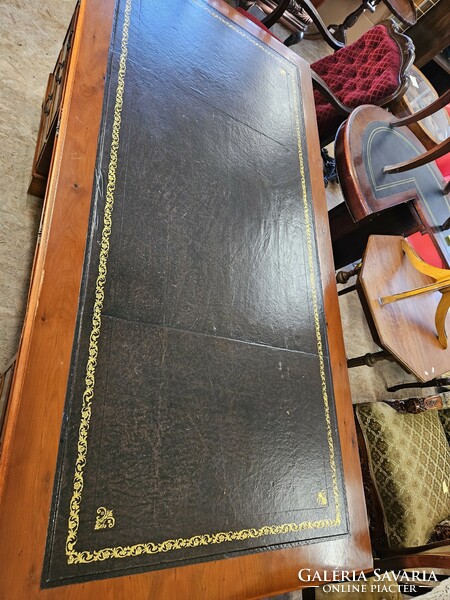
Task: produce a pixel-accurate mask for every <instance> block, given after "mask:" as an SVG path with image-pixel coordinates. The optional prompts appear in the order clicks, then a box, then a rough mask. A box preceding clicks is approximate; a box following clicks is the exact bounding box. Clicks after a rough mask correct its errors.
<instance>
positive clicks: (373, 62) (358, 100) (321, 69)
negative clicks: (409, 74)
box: [311, 25, 402, 140]
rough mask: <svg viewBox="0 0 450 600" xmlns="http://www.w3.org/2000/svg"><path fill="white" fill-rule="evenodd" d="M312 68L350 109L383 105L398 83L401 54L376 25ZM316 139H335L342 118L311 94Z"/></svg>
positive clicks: (320, 96) (386, 31)
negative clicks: (314, 113) (363, 105)
mask: <svg viewBox="0 0 450 600" xmlns="http://www.w3.org/2000/svg"><path fill="white" fill-rule="evenodd" d="M311 68H312V69H313V70H314V71H315V72H316V73H317V74H318V75H320V77H322V79H323V80H324V81H325V83H326V84H327V85H328V86H329V87H330V88H331V90H332V92H333V93H334V95H335V96H336V97H337V98H338V99H339V100H340V101H341V102H342V103H343V104H345V105H346V106H348V107H349V108H355V107H357V106H360V105H361V104H378V105H383V104H385V103H386V100H387V99H388V98H389V96H392V95H393V94H394V93H395V92H396V91H397V89H398V88H399V85H400V83H401V81H400V80H401V68H402V52H401V50H400V47H399V46H398V45H397V43H396V42H395V41H394V40H393V39H392V37H391V35H390V34H389V31H388V29H387V27H386V26H385V25H377V26H375V27H373V28H372V29H370V30H369V31H368V32H367V33H365V34H364V35H363V36H361V37H360V38H359V39H358V40H357V41H356V42H354V43H353V44H351V45H350V46H345V47H344V48H341V49H340V50H337V51H336V52H335V53H334V54H331V55H330V56H326V57H325V58H321V59H320V60H318V61H317V62H315V63H313V64H312V65H311ZM314 102H315V104H316V113H317V122H318V126H319V136H320V139H321V140H323V139H325V138H329V137H330V136H331V135H334V134H335V133H336V131H337V129H338V127H339V125H340V124H341V123H342V120H343V117H342V115H339V114H338V113H337V112H336V109H335V108H334V107H333V106H332V105H331V104H330V103H329V102H328V101H327V100H326V98H325V97H324V96H323V95H322V94H321V93H320V91H319V90H314Z"/></svg>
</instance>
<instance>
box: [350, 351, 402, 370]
mask: <svg viewBox="0 0 450 600" xmlns="http://www.w3.org/2000/svg"><path fill="white" fill-rule="evenodd" d="M381 360H389V361H390V362H394V361H395V359H394V357H393V356H392V354H390V353H389V352H387V351H386V350H380V351H379V352H368V353H367V354H364V356H356V357H355V358H349V359H348V360H347V367H348V368H349V369H352V368H353V367H364V366H366V367H373V366H374V365H376V364H377V362H380V361H381Z"/></svg>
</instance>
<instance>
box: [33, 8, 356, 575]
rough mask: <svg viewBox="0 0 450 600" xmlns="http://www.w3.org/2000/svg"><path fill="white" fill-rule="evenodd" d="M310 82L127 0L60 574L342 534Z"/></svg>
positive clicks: (66, 437) (201, 24) (50, 561)
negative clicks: (308, 106) (305, 107)
mask: <svg viewBox="0 0 450 600" xmlns="http://www.w3.org/2000/svg"><path fill="white" fill-rule="evenodd" d="M169 40H170V41H169ZM244 54H245V55H246V60H245V61H242V60H241V58H242V56H243V55H244ZM299 86H300V83H299V78H298V73H297V66H296V65H295V64H292V63H290V62H289V61H288V60H286V59H285V58H283V57H281V56H279V55H278V54H277V53H275V52H274V51H272V50H271V49H269V48H267V47H265V46H263V45H262V44H260V43H259V42H258V41H257V40H255V39H254V38H252V37H251V36H250V35H248V34H247V33H246V32H245V31H244V30H240V29H239V28H238V27H237V26H236V25H234V24H233V23H231V22H230V21H228V20H227V19H225V18H224V17H223V16H222V15H220V13H218V12H216V11H215V10H214V9H213V8H211V7H210V6H208V5H207V4H205V3H203V2H202V1H201V0H190V1H188V2H185V1H181V0H180V1H174V2H170V3H166V4H165V9H164V11H161V12H159V11H158V19H157V20H155V18H154V14H153V13H151V12H147V11H146V10H144V9H143V5H140V4H139V3H138V2H135V3H134V2H133V5H132V3H131V1H128V2H125V1H124V2H121V4H120V6H119V11H118V17H117V26H116V35H115V38H114V42H113V46H112V53H111V61H110V72H109V83H108V92H107V99H106V102H105V106H104V120H103V127H102V133H101V137H100V145H99V153H98V167H97V176H96V177H97V186H96V189H95V193H94V201H93V205H92V209H91V224H90V229H89V237H88V250H87V254H86V259H85V267H84V276H83V280H84V283H83V286H82V291H81V297H80V306H79V324H78V329H77V331H78V333H77V334H76V338H75V342H74V349H73V358H72V367H73V369H72V377H71V379H70V383H69V387H68V393H67V401H66V419H65V424H64V428H63V433H62V446H61V450H60V456H59V471H58V473H59V475H58V477H57V479H56V484H55V485H56V487H55V497H54V504H53V515H52V518H51V521H50V529H49V538H48V546H47V557H46V568H45V569H44V577H43V581H44V584H46V585H55V584H60V583H67V582H73V581H76V580H80V579H81V580H84V579H86V578H98V577H102V576H111V575H114V574H123V573H124V572H135V571H136V570H142V569H144V570H145V569H154V568H163V567H167V566H174V565H177V564H183V563H185V562H191V561H198V560H210V559H213V558H214V559H216V558H220V557H224V556H231V555H233V554H234V553H243V552H254V551H257V550H261V549H266V548H273V547H281V546H282V545H286V544H288V545H291V544H295V543H304V542H312V541H315V540H323V539H324V538H327V537H330V536H332V537H335V536H338V535H345V534H346V532H347V530H348V527H347V520H346V507H345V504H346V503H345V497H344V493H343V488H342V475H341V465H340V451H339V441H338V438H337V435H336V422H335V415H334V404H333V391H332V386H331V381H330V374H329V359H328V350H327V342H326V331H325V321H324V315H323V309H322V294H321V287H320V280H319V276H320V274H319V270H318V262H317V250H316V247H315V239H314V229H313V219H314V211H313V206H312V202H311V197H310V188H309V174H308V169H307V164H306V161H305V158H304V156H305V154H306V148H305V144H304V138H303V135H302V131H303V128H304V117H303V113H302V104H301V90H300V87H299Z"/></svg>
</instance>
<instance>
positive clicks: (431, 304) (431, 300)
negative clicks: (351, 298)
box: [349, 235, 450, 382]
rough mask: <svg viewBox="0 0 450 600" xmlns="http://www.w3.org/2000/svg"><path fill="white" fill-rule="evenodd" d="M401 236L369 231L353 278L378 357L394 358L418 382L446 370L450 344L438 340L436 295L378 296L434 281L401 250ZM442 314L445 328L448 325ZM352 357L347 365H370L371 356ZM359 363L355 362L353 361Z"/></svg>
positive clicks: (448, 319)
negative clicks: (378, 349) (385, 301)
mask: <svg viewBox="0 0 450 600" xmlns="http://www.w3.org/2000/svg"><path fill="white" fill-rule="evenodd" d="M402 241H403V237H402V236H387V235H373V236H371V237H370V238H369V241H368V244H367V248H366V252H365V254H364V258H363V262H362V266H361V270H360V272H359V276H358V282H357V289H358V293H359V295H360V298H361V303H362V305H363V308H364V311H365V314H366V318H367V321H368V324H369V327H370V329H371V332H372V335H373V337H374V340H375V342H376V343H377V344H379V345H380V346H381V347H382V348H383V349H384V352H383V354H382V353H379V354H378V355H375V356H374V357H373V358H372V360H373V363H375V362H377V358H378V359H380V358H387V357H389V356H390V357H393V358H394V359H395V360H396V361H397V362H398V363H399V364H400V365H401V366H402V367H403V368H404V369H405V370H406V371H408V372H409V373H413V374H414V375H415V376H416V377H417V379H418V380H419V381H421V382H426V381H429V380H431V379H435V378H437V377H440V376H441V375H442V374H444V373H446V372H447V371H449V370H450V348H447V349H445V350H444V349H443V348H442V346H441V345H440V344H439V341H438V338H437V335H436V327H435V322H434V317H435V314H436V308H437V305H438V303H439V300H440V298H441V294H440V292H432V293H428V294H423V295H420V296H415V297H411V298H407V299H404V300H401V301H399V302H395V303H393V304H386V305H382V304H381V303H380V298H382V297H384V296H388V295H391V294H397V293H401V292H404V291H407V290H411V289H415V288H420V287H421V286H423V285H427V284H429V283H432V282H433V280H432V279H431V278H430V277H428V276H426V275H423V274H422V273H419V272H418V271H417V270H416V269H415V268H414V267H413V265H412V264H411V263H410V262H409V260H408V258H407V257H406V256H405V254H404V253H403V251H402ZM449 326H450V317H447V330H448V329H449V328H450V327H449ZM364 358H366V360H359V359H351V360H350V361H349V366H357V365H362V364H366V365H367V366H372V364H373V363H372V362H371V358H370V357H369V356H367V357H364ZM357 361H359V362H357Z"/></svg>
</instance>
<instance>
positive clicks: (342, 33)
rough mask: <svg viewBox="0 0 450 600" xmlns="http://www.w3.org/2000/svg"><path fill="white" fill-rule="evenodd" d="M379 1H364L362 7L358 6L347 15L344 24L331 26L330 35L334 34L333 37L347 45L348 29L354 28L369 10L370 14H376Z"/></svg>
mask: <svg viewBox="0 0 450 600" xmlns="http://www.w3.org/2000/svg"><path fill="white" fill-rule="evenodd" d="M379 1H380V0H362V2H361V4H360V6H358V8H357V9H356V10H354V11H353V12H351V13H350V14H349V15H347V17H346V18H345V19H344V22H343V23H341V24H340V25H329V27H328V29H329V31H330V33H332V34H333V37H335V38H336V39H337V40H338V41H339V42H344V43H345V42H346V33H347V29H350V27H353V25H355V23H356V22H357V20H358V19H359V17H360V16H361V15H362V14H363V12H365V11H366V10H367V9H368V10H370V12H374V11H375V7H376V5H377V4H378V2H379Z"/></svg>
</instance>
